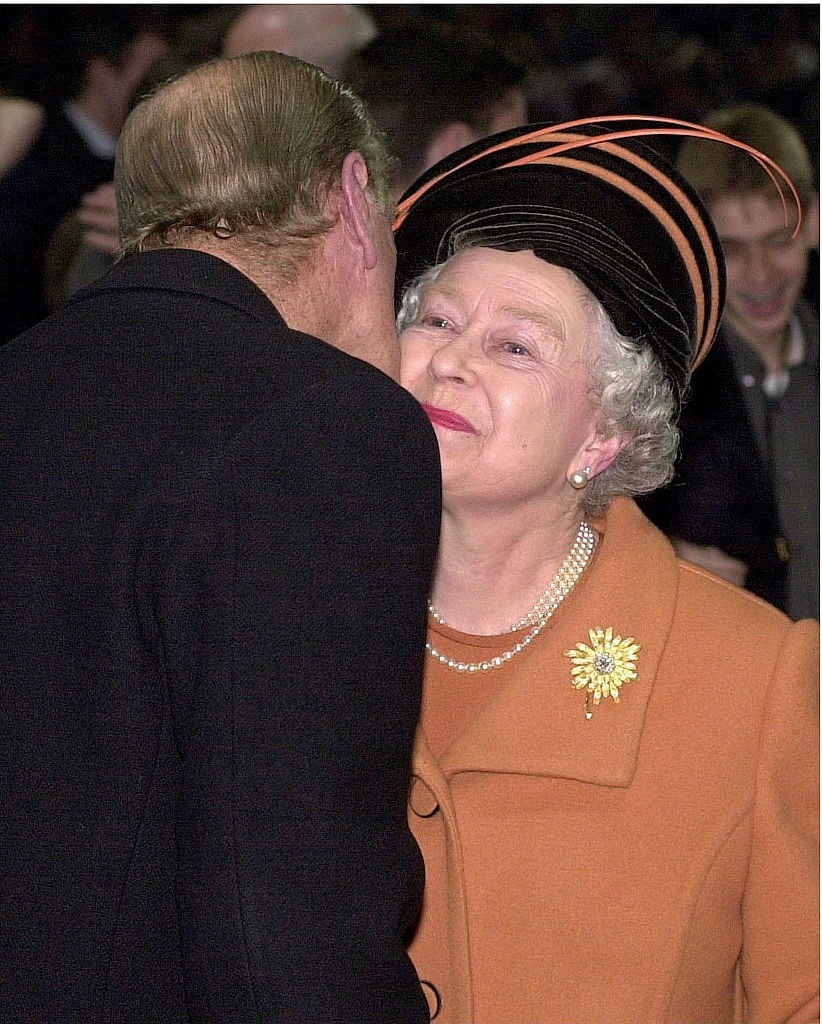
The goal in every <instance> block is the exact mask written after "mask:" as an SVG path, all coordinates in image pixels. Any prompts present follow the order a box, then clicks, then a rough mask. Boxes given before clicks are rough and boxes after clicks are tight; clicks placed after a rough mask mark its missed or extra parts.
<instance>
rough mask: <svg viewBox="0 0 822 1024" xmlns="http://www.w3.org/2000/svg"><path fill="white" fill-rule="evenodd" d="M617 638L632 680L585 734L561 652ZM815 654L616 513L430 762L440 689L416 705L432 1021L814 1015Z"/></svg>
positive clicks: (629, 1023) (423, 934) (624, 511)
mask: <svg viewBox="0 0 822 1024" xmlns="http://www.w3.org/2000/svg"><path fill="white" fill-rule="evenodd" d="M608 626H611V627H613V629H614V632H615V633H618V634H620V635H622V636H623V637H625V636H633V637H635V639H636V641H637V642H638V643H639V644H640V645H641V650H640V652H639V655H638V668H639V678H638V679H637V680H636V681H635V682H629V683H626V684H625V686H624V687H623V689H622V698H621V700H620V703H619V704H614V703H613V702H612V701H611V700H607V701H603V703H602V704H601V705H600V706H599V707H598V708H597V709H596V710H595V711H594V715H593V718H592V719H591V720H590V721H587V720H586V719H585V716H584V711H583V709H584V696H583V694H582V693H581V692H580V691H577V690H575V689H574V688H573V687H572V686H571V681H570V680H571V675H570V668H571V664H570V662H569V660H568V659H567V658H565V657H564V656H563V651H565V650H568V649H569V648H572V647H573V646H574V645H575V644H576V643H577V642H578V641H580V642H587V640H588V630H589V629H591V628H594V627H603V628H604V627H608ZM445 632H446V639H443V638H442V637H438V644H439V645H440V646H442V648H443V649H444V650H445V651H446V652H447V653H448V654H449V655H452V656H453V655H455V654H456V655H458V656H459V657H462V658H465V659H466V660H476V649H474V650H473V654H472V651H471V648H470V647H469V646H468V645H463V646H460V643H459V634H456V633H454V632H453V631H445ZM818 641H819V633H818V626H817V624H816V623H811V622H804V623H798V624H793V623H791V622H790V621H789V620H788V619H787V618H785V617H784V616H783V615H782V614H781V613H779V612H777V611H776V610H774V609H773V608H771V607H770V606H768V605H765V604H764V603H763V602H761V601H759V600H758V599H757V598H755V597H753V596H752V595H750V594H747V593H744V592H742V591H739V590H737V589H735V588H733V587H731V586H730V585H728V584H725V583H724V582H722V581H719V580H717V579H715V578H714V577H712V576H710V575H708V574H707V573H705V572H703V571H701V570H699V569H696V568H694V567H692V566H688V565H687V564H685V563H680V562H677V560H676V559H675V557H674V554H673V551H672V550H671V548H670V545H669V544H668V542H667V541H666V540H665V538H664V537H663V536H662V535H661V534H660V533H659V532H658V531H657V530H656V529H655V528H654V527H653V526H651V524H650V523H648V521H647V520H646V519H645V518H644V517H643V516H642V514H641V513H640V512H639V510H638V509H637V507H636V506H635V505H634V503H633V502H630V501H627V500H625V499H620V500H618V501H617V502H615V503H614V506H613V507H612V509H611V511H610V513H609V515H608V518H607V522H606V523H605V524H604V537H603V540H602V542H601V544H600V547H599V550H598V552H597V556H596V559H595V561H594V563H593V564H592V565H591V566H590V568H589V569H588V571H587V572H586V574H585V577H584V578H583V582H581V584H580V585H579V586H578V587H577V588H576V590H575V591H574V592H573V593H572V594H571V595H570V596H569V598H568V599H567V601H566V604H565V606H564V607H563V608H562V610H561V611H560V612H559V613H558V614H557V616H556V618H555V620H554V621H553V623H552V625H551V626H550V628H549V629H548V630H547V631H546V632H545V633H544V634H543V635H542V636H541V637H540V638H539V639H538V640H537V641H536V643H535V645H534V647H533V648H532V649H531V650H530V651H529V652H528V653H527V654H522V655H518V656H517V657H516V658H515V659H514V660H513V661H512V662H511V664H510V666H508V668H507V669H505V670H501V671H505V672H506V676H507V678H506V679H505V680H504V683H503V685H502V687H501V688H500V689H499V690H498V691H497V692H496V693H494V694H492V695H491V697H490V700H489V701H488V703H487V704H486V705H485V706H484V707H482V709H481V710H480V711H479V712H478V714H477V715H476V717H475V718H474V719H473V721H471V722H470V723H469V724H467V725H465V726H464V728H463V729H462V730H461V732H460V734H459V735H458V736H457V737H456V738H455V739H454V740H453V742H452V743H451V744H450V746H449V747H448V748H447V749H446V750H445V751H444V752H443V753H442V754H441V755H440V756H439V757H438V758H435V757H434V755H433V754H432V753H431V751H430V750H429V748H428V745H427V743H426V739H425V729H426V727H429V728H430V726H431V724H432V723H434V724H435V725H436V719H437V718H439V717H445V718H448V717H449V707H448V703H449V702H448V699H447V694H448V689H447V687H440V686H437V687H435V688H432V690H431V692H434V693H440V694H441V695H442V696H441V698H440V700H438V701H436V702H435V703H432V702H431V701H427V702H426V703H425V704H424V717H423V722H422V725H421V729H420V732H419V735H418V741H417V746H416V751H415V758H414V776H415V779H414V783H413V786H412V792H411V800H410V806H409V820H410V822H411V827H412V829H413V831H414V833H415V835H416V837H417V841H418V842H419V844H420V847H421V849H422V851H423V855H424V857H425V861H426V896H425V902H424V908H423V915H422V919H421V921H420V925H419V928H418V931H417V934H416V937H415V939H414V942H413V944H412V946H411V955H412V958H413V959H414V962H415V964H416V966H417V969H418V971H419V974H420V977H421V978H422V979H424V980H425V982H426V983H427V985H426V986H425V988H426V992H427V994H429V997H430V998H431V1001H432V1005H433V1002H434V999H435V997H434V996H433V995H432V993H433V988H435V989H436V990H437V991H438V993H439V995H440V997H441V1001H442V1007H441V1010H440V1013H439V1015H438V1017H437V1018H436V1020H437V1024H657V1022H659V1024H713V1022H740V1021H745V1022H751V1024H753V1022H756V1024H776V1022H791V1024H800V1022H802V1024H804V1022H809V1021H812V1020H815V1019H817V1018H818V1016H819V1008H818V950H819V941H818V911H819V895H818V879H819V874H818V806H819V805H818V782H819V767H818V751H819V746H818V727H817V726H818V712H817V707H816V697H817V693H818V684H819V677H818V649H819V647H818ZM427 670H428V673H429V676H432V675H441V674H442V673H445V672H448V677H449V678H450V680H451V681H452V683H453V685H454V686H455V687H456V686H464V685H466V681H465V680H464V679H463V678H462V677H457V676H456V674H455V673H453V672H450V671H448V670H446V669H444V668H442V667H441V666H438V665H436V664H435V663H434V661H433V660H432V659H430V658H429V659H428V660H427ZM439 682H440V683H442V682H443V680H442V679H440V680H439ZM438 728H439V727H438ZM442 731H443V730H442V729H440V732H442ZM432 986H433V988H432Z"/></svg>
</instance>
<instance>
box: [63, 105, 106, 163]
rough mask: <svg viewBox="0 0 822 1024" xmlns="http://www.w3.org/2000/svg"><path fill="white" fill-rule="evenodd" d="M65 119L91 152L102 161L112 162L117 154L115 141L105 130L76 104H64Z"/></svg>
mask: <svg viewBox="0 0 822 1024" xmlns="http://www.w3.org/2000/svg"><path fill="white" fill-rule="evenodd" d="M63 110H64V112H65V115H66V117H67V118H68V119H69V121H71V123H72V124H73V125H74V127H75V128H76V129H77V132H78V134H79V135H80V138H81V139H82V140H83V142H85V144H86V145H87V146H88V148H89V149H90V150H91V152H92V153H93V154H94V155H95V156H98V157H100V158H101V159H102V160H113V159H114V154H115V153H116V152H117V140H116V139H115V138H114V136H113V135H110V134H109V133H108V132H107V131H106V130H105V128H101V127H100V125H99V124H97V122H96V121H92V119H91V118H90V117H89V116H88V114H86V113H84V112H83V111H82V110H81V109H80V108H79V107H78V106H77V104H76V103H66V104H65V106H64V107H63Z"/></svg>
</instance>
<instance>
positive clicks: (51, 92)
mask: <svg viewBox="0 0 822 1024" xmlns="http://www.w3.org/2000/svg"><path fill="white" fill-rule="evenodd" d="M83 6H90V5H72V4H59V5H58V4H7V5H3V6H2V7H0V91H5V92H7V93H11V94H16V95H20V96H25V97H29V98H31V99H35V100H40V101H49V100H53V99H56V98H59V97H60V96H62V95H64V92H65V75H66V74H68V72H69V65H70V56H71V55H70V54H68V53H66V47H65V39H66V38H67V36H68V32H67V28H68V27H69V26H70V24H71V22H72V19H73V17H74V16H75V13H76V12H77V11H78V10H79V9H81V8H82V7H83ZM362 6H363V7H364V8H365V9H366V10H367V11H368V12H369V13H370V14H371V16H372V17H373V18H374V20H375V21H376V22H377V24H378V25H379V26H380V27H388V26H397V25H400V24H402V23H403V22H404V21H405V20H406V19H408V18H410V17H413V16H415V15H422V14H424V15H427V16H429V17H432V18H435V19H438V20H442V21H446V22H450V23H453V24H455V25H457V26H470V27H472V28H473V29H476V30H478V31H481V32H483V33H486V34H487V35H489V36H491V37H492V38H493V39H494V40H495V41H496V42H497V44H498V45H499V46H501V47H502V48H504V49H505V50H507V51H508V52H510V53H511V54H512V55H513V56H515V57H516V58H517V59H518V60H519V62H520V63H523V64H525V65H526V66H527V68H528V69H529V76H528V83H527V84H528V97H529V102H530V110H531V117H532V119H534V120H539V119H544V120H554V119H560V118H561V119H565V118H568V117H574V116H586V115H594V114H598V113H608V114H614V113H628V112H633V113H645V114H656V115H662V116H674V117H681V118H685V119H687V120H699V119H700V118H701V117H702V115H703V114H704V113H705V112H706V111H707V110H708V109H710V108H712V107H716V106H723V105H726V104H729V103H733V102H737V101H740V100H752V101H756V102H759V103H764V104H765V105H767V106H770V107H772V108H774V109H775V110H777V111H778V112H780V113H782V114H783V115H785V116H786V117H787V118H789V119H790V120H791V121H793V122H794V123H795V124H796V125H797V126H798V127H799V128H800V130H801V131H802V132H803V133H804V135H805V136H806V139H807V142H808V145H809V147H810V149H811V152H812V154H813V156H814V158H815V160H816V163H817V166H818V152H819V145H818V138H819V131H818V126H819V5H818V4H810V3H809V4H710V5H709V4H666V5H663V4H556V5H554V4H412V5H406V4H364V5H362ZM145 7H146V8H147V9H149V10H151V11H152V12H153V13H154V14H155V15H156V17H157V18H158V19H162V20H163V21H165V23H166V24H167V25H168V27H170V28H171V29H172V30H173V29H174V28H175V26H176V25H177V24H179V23H180V22H182V21H184V20H185V19H187V18H191V17H193V16H200V15H204V14H208V13H210V12H212V11H213V12H217V11H219V10H220V9H222V8H224V5H215V4H165V5H164V4H158V5H145Z"/></svg>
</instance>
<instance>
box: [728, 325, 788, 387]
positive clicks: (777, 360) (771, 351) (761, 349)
mask: <svg viewBox="0 0 822 1024" xmlns="http://www.w3.org/2000/svg"><path fill="white" fill-rule="evenodd" d="M728 323H729V324H730V326H731V327H732V328H733V329H734V330H735V331H736V333H737V334H738V335H739V337H740V338H742V340H743V341H744V342H745V343H746V344H747V345H749V346H750V348H752V349H753V351H754V352H755V353H756V354H757V355H758V356H759V359H760V361H761V362H762V365H763V366H764V367H765V373H767V374H774V373H780V372H781V371H782V370H783V369H784V368H785V354H786V352H787V349H788V340H789V338H790V324H789V323H788V324H785V326H784V327H782V328H780V329H779V330H778V331H771V332H769V333H768V334H759V333H755V332H752V331H746V330H744V329H743V328H741V327H740V326H739V325H737V324H735V323H734V322H733V320H732V319H730V318H728Z"/></svg>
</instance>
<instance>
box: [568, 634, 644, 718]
mask: <svg viewBox="0 0 822 1024" xmlns="http://www.w3.org/2000/svg"><path fill="white" fill-rule="evenodd" d="M588 638H589V639H590V641H591V645H590V647H589V646H588V644H577V645H576V647H575V648H574V649H573V650H570V651H564V652H563V654H564V657H566V658H570V659H571V661H572V662H573V665H574V667H573V668H572V669H571V685H572V686H574V687H575V688H576V689H577V690H583V689H584V690H587V691H588V692H587V693H586V695H585V717H586V718H587V719H589V720H590V719H591V718H592V717H593V714H594V708H595V707H596V706H597V705H598V704H599V702H600V701H601V700H602V698H603V697H613V699H614V703H615V704H619V691H620V689H621V687H622V685H623V684H624V683H626V682H628V681H629V680H632V679H636V677H637V670H636V656H637V654H638V653H639V650H640V645H639V644H638V643H635V641H634V638H633V637H632V636H628V637H626V638H625V639H624V640H623V639H622V637H621V636H614V631H613V629H612V628H611V627H610V626H609V627H608V628H607V629H589V630H588Z"/></svg>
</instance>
